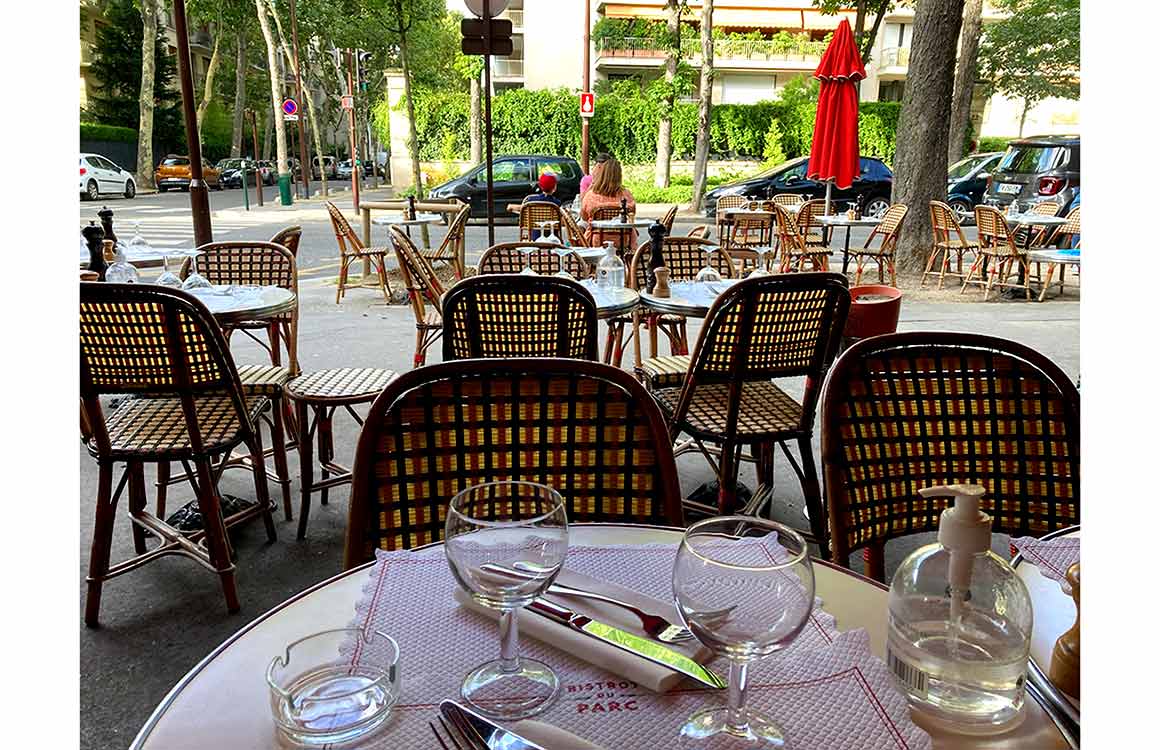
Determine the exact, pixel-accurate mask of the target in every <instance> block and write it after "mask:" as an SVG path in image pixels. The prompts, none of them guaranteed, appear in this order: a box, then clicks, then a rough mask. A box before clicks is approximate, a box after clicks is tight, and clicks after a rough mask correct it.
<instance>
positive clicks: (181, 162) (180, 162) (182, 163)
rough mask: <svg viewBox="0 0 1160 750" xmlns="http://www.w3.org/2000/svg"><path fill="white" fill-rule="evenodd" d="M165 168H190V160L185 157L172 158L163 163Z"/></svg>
mask: <svg viewBox="0 0 1160 750" xmlns="http://www.w3.org/2000/svg"><path fill="white" fill-rule="evenodd" d="M161 166H163V167H188V166H189V159H187V158H185V157H184V156H170V157H169V158H167V159H165V160H164V161H162V162H161Z"/></svg>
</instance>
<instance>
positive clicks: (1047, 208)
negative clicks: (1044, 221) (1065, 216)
mask: <svg viewBox="0 0 1160 750" xmlns="http://www.w3.org/2000/svg"><path fill="white" fill-rule="evenodd" d="M1061 208H1063V206H1061V205H1060V204H1058V203H1056V202H1055V201H1040V202H1038V203H1036V204H1035V205H1034V206H1032V207H1031V211H1029V212H1028V213H1033V214H1035V215H1036V216H1059V210H1060V209H1061Z"/></svg>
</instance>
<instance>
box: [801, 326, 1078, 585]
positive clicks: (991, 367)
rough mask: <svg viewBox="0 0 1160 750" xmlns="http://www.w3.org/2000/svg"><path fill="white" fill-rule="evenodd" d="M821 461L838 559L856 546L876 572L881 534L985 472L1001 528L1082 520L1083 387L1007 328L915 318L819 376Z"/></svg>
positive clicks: (926, 523)
mask: <svg viewBox="0 0 1160 750" xmlns="http://www.w3.org/2000/svg"><path fill="white" fill-rule="evenodd" d="M822 390H823V395H822V409H821V425H822V464H823V469H824V472H825V487H826V499H827V504H828V506H829V513H830V525H831V530H832V532H833V550H834V557H833V559H834V561H835V562H837V563H838V564H840V565H847V564H848V559H849V556H850V553H851V552H852V551H855V550H858V549H863V550H864V557H865V559H866V564H867V568H866V570H867V575H868V576H870V577H871V578H875V579H877V580H883V573H884V563H883V546H884V544H885V543H886V542H887V541H888V540H890V539H893V538H895V537H900V536H905V535H907V534H911V533H915V532H920V531H934V530H936V529H937V528H938V518H939V514H940V513H941V512H942V511H943V509H944V508H946V507H947V499H946V498H938V499H933V498H932V499H927V498H923V497H921V496H920V495H919V490H921V489H924V488H927V487H933V486H937V485H949V484H966V483H970V484H980V485H982V486H984V487H985V488H986V489H987V493H988V494H987V496H986V497H985V498H984V500H983V506H984V509H985V510H986V511H987V512H988V513H990V514H991V516H992V518H993V519H994V526H993V529H994V531H996V532H1000V533H1005V534H1011V535H1018V536H1024V535H1031V536H1040V535H1042V534H1044V533H1046V532H1048V531H1053V530H1055V529H1059V528H1063V527H1066V526H1071V525H1073V524H1077V523H1079V518H1080V507H1079V491H1080V478H1079V448H1080V426H1079V425H1080V423H1079V418H1080V416H1079V392H1078V391H1077V390H1076V388H1075V386H1074V385H1073V384H1072V382H1071V381H1070V380H1069V379H1068V378H1067V376H1066V375H1064V373H1063V372H1062V371H1061V370H1060V369H1059V367H1057V366H1056V365H1055V364H1054V363H1053V362H1051V361H1050V360H1049V359H1047V358H1046V357H1044V356H1043V355H1042V354H1039V353H1038V352H1036V351H1034V350H1032V349H1030V348H1028V347H1026V346H1023V345H1022V344H1017V343H1015V342H1013V341H1007V340H1005V339H1000V338H995V337H992V336H982V335H977V334H967V333H946V332H934V331H914V332H908V333H894V334H888V335H885V336H875V337H874V338H869V339H865V340H863V341H860V342H858V343H856V344H855V345H854V346H852V347H850V349H848V350H847V351H846V352H845V353H844V354H843V355H842V356H841V357H840V358H839V359H838V361H837V362H835V363H834V366H833V367H832V368H831V370H830V374H829V377H828V378H827V379H826V383H825V386H824V387H823V389H822Z"/></svg>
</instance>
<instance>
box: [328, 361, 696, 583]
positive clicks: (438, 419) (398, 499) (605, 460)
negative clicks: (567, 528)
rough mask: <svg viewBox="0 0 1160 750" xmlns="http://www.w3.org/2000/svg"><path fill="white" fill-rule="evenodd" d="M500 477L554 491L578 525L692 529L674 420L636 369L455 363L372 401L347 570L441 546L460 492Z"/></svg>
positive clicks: (407, 379)
mask: <svg viewBox="0 0 1160 750" xmlns="http://www.w3.org/2000/svg"><path fill="white" fill-rule="evenodd" d="M499 415H502V416H499ZM500 480H524V481H530V482H539V483H542V484H546V485H548V486H550V487H554V488H555V489H556V490H557V491H559V492H560V494H561V495H563V496H564V500H565V502H566V503H567V512H568V521H569V522H632V523H645V524H663V525H673V526H684V517H683V514H682V509H681V495H680V486H679V484H678V481H677V468H676V464H675V461H674V460H673V451H672V445H671V443H670V441H669V435H668V431H667V429H666V427H665V423H664V419H663V417H662V416H661V414H660V412H659V411H658V410H657V408H656V405H655V404H654V403H653V402H652V400H651V399H650V398H649V397H648V394H646V393H645V392H644V388H643V387H642V386H641V385H640V383H638V382H636V380H634V379H633V377H632V376H631V375H629V374H628V373H627V372H624V371H623V370H620V369H618V368H616V367H612V366H610V365H604V364H601V363H599V362H585V361H582V360H562V359H485V360H484V359H476V360H462V361H458V362H444V363H441V364H436V365H431V366H430V367H424V368H422V369H420V370H412V371H411V372H408V373H405V374H403V375H402V376H400V377H399V378H398V379H397V380H395V381H394V382H393V383H391V384H390V385H389V386H387V388H386V390H385V391H384V392H383V393H382V394H381V395H380V396H379V397H378V398H377V399H376V400H375V403H374V405H373V406H371V409H370V413H369V414H368V416H367V419H366V423H365V425H364V426H363V429H362V434H361V436H360V437H359V442H358V451H357V457H356V458H355V463H354V486H353V488H352V490H351V499H350V515H349V520H348V523H347V530H346V554H345V557H344V566H345V567H346V568H347V569H350V568H352V567H354V566H356V565H359V564H361V563H363V562H366V561H368V560H372V559H374V550H375V549H388V550H390V549H408V548H411V547H416V546H419V545H421V544H427V543H429V542H435V541H438V540H439V539H441V538H442V536H443V524H444V519H445V515H446V509H447V505H448V503H449V502H450V501H451V499H452V498H453V497H454V496H455V495H456V494H457V493H458V492H460V491H461V490H463V489H465V488H467V487H470V486H472V485H477V484H482V483H484V482H494V481H500Z"/></svg>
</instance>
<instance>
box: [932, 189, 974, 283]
mask: <svg viewBox="0 0 1160 750" xmlns="http://www.w3.org/2000/svg"><path fill="white" fill-rule="evenodd" d="M930 230H931V234H932V235H933V240H932V244H931V248H930V257H929V258H927V261H926V268H925V269H924V270H923V272H922V283H921V284H919V286H926V277H927V276H929V275H931V274H932V273H934V272H935V271H934V264H935V263H938V288H939V289H942V288H943V282H944V281H945V279H946V277H947V276H955V277H957V278H959V279H962V278H964V274H963V256H964V255H965V254H966V253H976V254H977V253H978V252H979V243H977V242H968V241H967V237H966V235H965V234H963V228H962V226H960V225H959V219H958V217H957V216H955V212H954V209H952V208H951V207H950V206H948V205H947V204H945V203H943V202H942V201H931V202H930ZM952 256H953V257H954V259H955V269H956V270H955V271H951V270H949V269H950V267H951V257H952Z"/></svg>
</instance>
